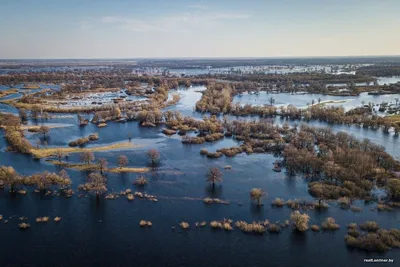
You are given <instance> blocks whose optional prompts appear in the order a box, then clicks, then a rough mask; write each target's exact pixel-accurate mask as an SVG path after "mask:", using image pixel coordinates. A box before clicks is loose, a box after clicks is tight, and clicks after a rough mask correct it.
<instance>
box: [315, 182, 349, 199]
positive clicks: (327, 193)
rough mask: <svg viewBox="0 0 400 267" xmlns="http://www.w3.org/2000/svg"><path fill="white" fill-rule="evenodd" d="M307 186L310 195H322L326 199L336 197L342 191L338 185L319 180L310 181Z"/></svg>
mask: <svg viewBox="0 0 400 267" xmlns="http://www.w3.org/2000/svg"><path fill="white" fill-rule="evenodd" d="M308 187H309V188H308V191H309V192H310V194H311V195H312V196H315V197H324V198H326V199H338V198H339V197H340V196H341V195H342V191H343V189H342V188H341V187H339V186H336V185H331V184H326V183H321V182H312V183H310V184H309V185H308Z"/></svg>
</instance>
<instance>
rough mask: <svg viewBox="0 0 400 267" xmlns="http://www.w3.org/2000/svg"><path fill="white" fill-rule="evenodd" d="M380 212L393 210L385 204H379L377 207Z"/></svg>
mask: <svg viewBox="0 0 400 267" xmlns="http://www.w3.org/2000/svg"><path fill="white" fill-rule="evenodd" d="M376 208H377V209H378V210H379V211H392V210H393V209H392V208H391V207H390V206H388V205H385V204H382V203H379V204H378V205H377V207H376Z"/></svg>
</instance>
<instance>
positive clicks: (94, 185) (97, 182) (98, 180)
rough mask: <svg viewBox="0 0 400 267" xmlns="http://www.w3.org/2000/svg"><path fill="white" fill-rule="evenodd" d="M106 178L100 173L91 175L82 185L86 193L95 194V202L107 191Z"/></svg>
mask: <svg viewBox="0 0 400 267" xmlns="http://www.w3.org/2000/svg"><path fill="white" fill-rule="evenodd" d="M106 182H107V181H106V178H105V177H104V176H103V175H101V174H100V173H91V174H89V176H88V178H87V182H86V184H85V185H84V187H85V188H86V190H87V191H89V192H93V193H95V194H96V199H97V201H99V200H100V195H102V194H104V193H105V192H106V191H107V184H106Z"/></svg>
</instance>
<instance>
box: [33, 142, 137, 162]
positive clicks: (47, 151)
mask: <svg viewBox="0 0 400 267" xmlns="http://www.w3.org/2000/svg"><path fill="white" fill-rule="evenodd" d="M135 147H139V146H138V145H134V144H132V143H131V142H123V143H116V144H111V145H105V146H97V147H88V148H85V149H83V148H79V147H54V148H39V149H38V148H32V149H31V150H30V152H31V154H32V155H33V156H34V157H35V158H46V157H50V156H54V155H56V154H57V152H58V151H62V153H63V154H72V153H82V152H83V151H91V152H100V151H111V150H120V149H128V148H135Z"/></svg>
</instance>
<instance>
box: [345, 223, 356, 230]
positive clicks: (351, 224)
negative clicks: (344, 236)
mask: <svg viewBox="0 0 400 267" xmlns="http://www.w3.org/2000/svg"><path fill="white" fill-rule="evenodd" d="M357 227H358V226H357V224H356V223H350V224H349V225H348V226H347V229H357Z"/></svg>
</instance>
